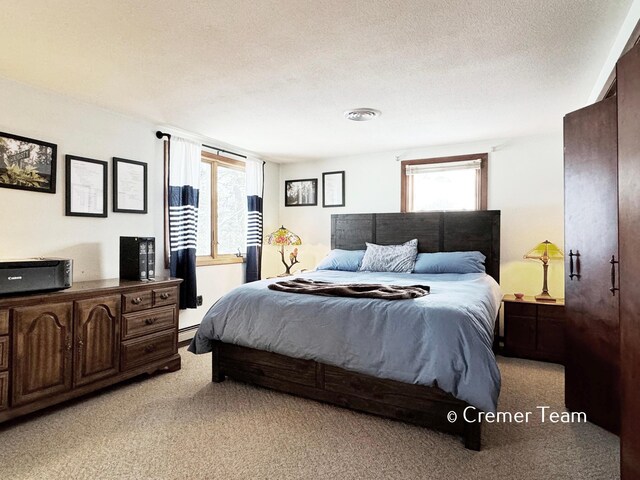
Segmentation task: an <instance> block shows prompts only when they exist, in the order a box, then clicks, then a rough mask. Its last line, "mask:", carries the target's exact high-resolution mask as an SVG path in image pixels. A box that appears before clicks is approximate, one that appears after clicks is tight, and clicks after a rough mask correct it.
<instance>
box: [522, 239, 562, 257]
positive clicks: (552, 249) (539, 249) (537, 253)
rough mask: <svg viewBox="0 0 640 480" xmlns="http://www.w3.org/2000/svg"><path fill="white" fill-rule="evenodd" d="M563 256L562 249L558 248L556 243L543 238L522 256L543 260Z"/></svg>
mask: <svg viewBox="0 0 640 480" xmlns="http://www.w3.org/2000/svg"><path fill="white" fill-rule="evenodd" d="M563 257H564V254H563V253H562V250H560V249H559V248H558V246H557V245H556V244H554V243H551V242H550V241H549V240H545V241H544V242H542V243H539V244H538V245H536V246H535V247H534V248H533V249H532V250H530V251H529V252H527V253H526V254H525V255H524V258H532V259H534V260H542V261H543V262H546V261H549V260H558V259H560V258H563Z"/></svg>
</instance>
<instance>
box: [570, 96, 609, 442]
mask: <svg viewBox="0 0 640 480" xmlns="http://www.w3.org/2000/svg"><path fill="white" fill-rule="evenodd" d="M564 149H565V151H564V172H565V173H564V179H565V180H564V191H565V193H564V194H565V200H564V202H565V206H564V218H565V227H564V228H565V233H564V235H565V260H566V265H565V273H566V276H565V312H566V317H567V319H566V323H565V338H566V357H565V361H566V363H565V404H566V406H567V408H568V409H569V410H571V411H574V412H585V413H586V414H587V418H588V419H589V421H591V422H593V423H595V424H597V425H600V426H602V427H604V428H606V429H607V430H610V431H612V432H615V433H618V431H619V429H620V373H619V371H620V365H619V357H620V328H619V327H620V314H619V298H620V296H619V294H618V292H617V290H611V288H612V287H613V288H617V287H614V286H613V282H614V281H616V282H617V277H616V278H613V277H612V273H611V272H612V269H613V268H615V267H616V265H617V264H612V263H610V262H611V261H617V259H618V130H617V102H616V97H615V96H613V97H610V98H607V99H605V100H603V101H601V102H598V103H596V104H594V105H590V106H588V107H586V108H583V109H581V110H578V111H577V112H573V113H570V114H569V115H567V116H566V117H565V120H564ZM612 259H613V260H612Z"/></svg>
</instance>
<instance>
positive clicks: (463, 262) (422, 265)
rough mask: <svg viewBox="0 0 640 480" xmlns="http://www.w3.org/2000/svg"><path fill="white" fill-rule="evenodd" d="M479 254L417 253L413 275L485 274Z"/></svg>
mask: <svg viewBox="0 0 640 480" xmlns="http://www.w3.org/2000/svg"><path fill="white" fill-rule="evenodd" d="M486 258H487V257H485V256H484V255H483V254H482V253H480V252H438V253H419V254H418V257H417V258H416V266H415V267H414V268H413V273H485V268H484V261H485V260H486Z"/></svg>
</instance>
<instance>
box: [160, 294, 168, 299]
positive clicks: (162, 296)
mask: <svg viewBox="0 0 640 480" xmlns="http://www.w3.org/2000/svg"><path fill="white" fill-rule="evenodd" d="M170 296H171V295H170V294H168V293H161V294H160V298H161V299H162V300H166V299H167V298H169V297H170Z"/></svg>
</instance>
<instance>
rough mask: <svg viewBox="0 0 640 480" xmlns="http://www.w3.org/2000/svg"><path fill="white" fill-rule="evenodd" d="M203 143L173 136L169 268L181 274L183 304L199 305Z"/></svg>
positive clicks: (170, 161) (170, 149)
mask: <svg viewBox="0 0 640 480" xmlns="http://www.w3.org/2000/svg"><path fill="white" fill-rule="evenodd" d="M201 157H202V146H201V145H200V144H199V143H195V142H191V141H188V140H184V139H182V138H177V137H171V142H170V147H169V241H170V244H171V249H170V253H169V255H170V256H169V271H170V273H171V276H172V277H177V278H181V279H182V280H183V281H182V283H181V284H180V308H181V309H185V308H196V307H197V305H196V303H197V302H196V297H197V295H198V289H197V285H196V244H197V241H198V188H199V184H200V162H201Z"/></svg>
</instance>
